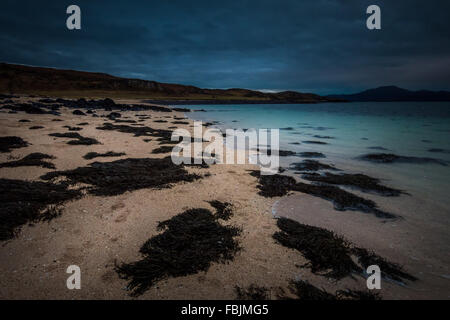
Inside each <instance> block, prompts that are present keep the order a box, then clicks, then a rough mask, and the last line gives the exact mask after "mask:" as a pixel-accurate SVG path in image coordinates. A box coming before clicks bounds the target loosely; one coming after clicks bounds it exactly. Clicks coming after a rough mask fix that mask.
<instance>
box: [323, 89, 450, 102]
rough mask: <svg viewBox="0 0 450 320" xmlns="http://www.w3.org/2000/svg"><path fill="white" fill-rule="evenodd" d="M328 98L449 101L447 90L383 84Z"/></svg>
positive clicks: (449, 95)
mask: <svg viewBox="0 0 450 320" xmlns="http://www.w3.org/2000/svg"><path fill="white" fill-rule="evenodd" d="M327 97H328V98H332V99H343V100H348V101H450V92H449V91H429V90H419V91H410V90H407V89H403V88H399V87H396V86H384V87H378V88H375V89H369V90H366V91H362V92H360V93H354V94H333V95H328V96H327Z"/></svg>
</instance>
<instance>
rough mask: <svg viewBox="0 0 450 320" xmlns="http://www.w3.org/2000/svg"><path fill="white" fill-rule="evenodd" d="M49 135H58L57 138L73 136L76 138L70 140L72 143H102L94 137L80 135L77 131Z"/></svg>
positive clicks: (69, 142)
mask: <svg viewBox="0 0 450 320" xmlns="http://www.w3.org/2000/svg"><path fill="white" fill-rule="evenodd" d="M49 136H51V137H57V138H72V139H76V140H69V141H68V142H67V144H71V145H91V144H100V142H98V141H97V140H96V139H94V138H86V137H83V136H82V135H80V134H79V133H77V132H65V133H50V134H49Z"/></svg>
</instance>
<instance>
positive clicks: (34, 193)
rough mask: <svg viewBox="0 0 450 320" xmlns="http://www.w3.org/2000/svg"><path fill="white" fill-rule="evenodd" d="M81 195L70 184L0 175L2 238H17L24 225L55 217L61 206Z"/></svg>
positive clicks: (0, 237) (0, 234)
mask: <svg viewBox="0 0 450 320" xmlns="http://www.w3.org/2000/svg"><path fill="white" fill-rule="evenodd" d="M79 196H80V192H79V191H77V190H68V189H67V185H66V184H52V183H46V182H30V181H21V180H11V179H0V241H4V240H8V239H11V238H13V237H14V236H15V235H16V234H17V232H18V231H19V228H20V227H21V226H22V225H25V224H27V223H31V222H37V221H40V220H49V219H52V218H53V217H55V216H57V215H58V214H59V210H58V209H57V206H59V205H61V204H62V203H63V202H64V201H68V200H71V199H75V198H77V197H79Z"/></svg>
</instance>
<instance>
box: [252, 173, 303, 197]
mask: <svg viewBox="0 0 450 320" xmlns="http://www.w3.org/2000/svg"><path fill="white" fill-rule="evenodd" d="M295 184H296V181H295V179H294V178H292V177H288V176H283V175H279V174H274V175H261V176H259V185H258V188H259V190H260V191H259V194H260V195H262V196H263V197H281V196H284V195H286V194H288V193H289V191H291V190H292V188H293V187H294V186H295Z"/></svg>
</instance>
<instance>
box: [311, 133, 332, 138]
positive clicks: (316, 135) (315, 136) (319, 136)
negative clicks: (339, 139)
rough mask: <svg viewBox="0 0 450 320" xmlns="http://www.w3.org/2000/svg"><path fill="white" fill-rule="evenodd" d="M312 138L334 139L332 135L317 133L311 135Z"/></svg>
mask: <svg viewBox="0 0 450 320" xmlns="http://www.w3.org/2000/svg"><path fill="white" fill-rule="evenodd" d="M313 137H314V138H318V139H334V137H332V136H321V135H318V134H315V135H313Z"/></svg>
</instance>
